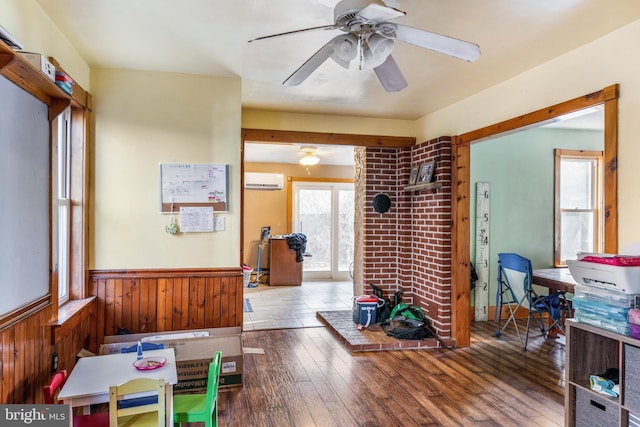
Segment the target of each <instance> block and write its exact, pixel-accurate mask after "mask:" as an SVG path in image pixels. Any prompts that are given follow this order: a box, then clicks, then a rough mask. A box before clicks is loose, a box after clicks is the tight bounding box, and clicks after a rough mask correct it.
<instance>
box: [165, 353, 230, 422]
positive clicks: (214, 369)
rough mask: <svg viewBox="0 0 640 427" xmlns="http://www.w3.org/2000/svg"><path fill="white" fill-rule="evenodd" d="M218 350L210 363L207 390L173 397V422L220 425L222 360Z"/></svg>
mask: <svg viewBox="0 0 640 427" xmlns="http://www.w3.org/2000/svg"><path fill="white" fill-rule="evenodd" d="M221 359H222V354H221V353H220V352H219V351H218V352H216V355H215V356H214V358H213V361H212V362H211V363H210V364H209V376H208V379H207V392H206V393H200V394H181V395H178V396H174V397H173V422H174V423H175V424H177V425H180V424H182V423H192V422H203V423H204V427H215V426H217V425H218V379H219V378H220V363H221V362H220V360H221Z"/></svg>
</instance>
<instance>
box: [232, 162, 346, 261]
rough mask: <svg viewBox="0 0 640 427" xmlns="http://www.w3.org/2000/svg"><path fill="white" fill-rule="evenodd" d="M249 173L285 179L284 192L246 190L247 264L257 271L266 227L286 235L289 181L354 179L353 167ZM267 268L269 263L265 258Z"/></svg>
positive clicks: (250, 166) (252, 168) (285, 167)
mask: <svg viewBox="0 0 640 427" xmlns="http://www.w3.org/2000/svg"><path fill="white" fill-rule="evenodd" d="M244 170H245V172H268V173H281V174H283V175H284V186H283V188H282V190H247V189H245V190H244V241H243V242H242V244H243V248H244V263H245V264H247V265H250V266H251V267H253V268H255V267H256V266H257V265H258V264H257V260H258V243H259V242H260V230H261V229H262V227H263V226H267V225H268V226H270V227H271V234H286V233H288V231H289V230H287V192H288V191H289V187H290V186H289V184H288V182H287V177H296V178H300V177H302V178H318V179H319V180H322V179H323V178H348V179H353V167H352V166H323V165H315V166H312V167H310V168H309V172H307V169H306V167H304V166H302V165H298V164H289V163H245V165H244ZM261 261H262V262H261V264H262V266H263V267H266V266H267V265H268V264H267V262H268V259H267V257H266V256H264V254H263V257H261Z"/></svg>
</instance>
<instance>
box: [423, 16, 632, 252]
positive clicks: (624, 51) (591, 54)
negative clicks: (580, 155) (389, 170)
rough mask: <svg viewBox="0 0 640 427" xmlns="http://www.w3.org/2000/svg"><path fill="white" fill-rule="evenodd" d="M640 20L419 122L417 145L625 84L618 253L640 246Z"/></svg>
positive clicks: (622, 88) (622, 89)
mask: <svg viewBox="0 0 640 427" xmlns="http://www.w3.org/2000/svg"><path fill="white" fill-rule="evenodd" d="M638 40H640V21H636V22H634V23H632V24H629V25H627V26H626V27H623V28H622V29H620V30H617V31H615V32H612V33H610V34H608V35H606V36H605V37H602V38H600V39H598V40H596V41H594V42H592V43H589V44H587V45H585V46H583V47H581V48H579V49H576V50H574V51H572V52H570V53H567V54H565V55H562V56H560V57H558V58H556V59H554V60H552V61H549V62H547V63H545V64H542V65H540V66H538V67H536V68H533V69H531V70H529V71H527V72H525V73H522V74H521V75H519V76H517V77H515V78H513V79H511V80H508V81H505V82H503V83H500V84H498V85H496V86H494V87H492V88H489V89H487V90H484V91H482V92H480V93H477V94H476V95H474V96H471V97H469V98H467V99H465V100H463V101H461V102H458V103H456V104H453V105H451V106H449V107H447V108H444V109H442V110H440V111H436V112H434V113H432V114H429V115H427V116H425V117H423V118H422V119H420V120H418V121H417V123H416V124H417V131H416V132H417V133H416V136H417V140H418V141H426V140H429V139H431V138H435V137H439V136H442V135H459V134H462V133H465V132H468V131H471V130H475V129H479V128H481V127H484V126H488V125H491V124H494V123H498V122H501V121H503V120H506V119H510V118H513V117H516V116H518V115H521V114H524V113H528V112H531V111H535V110H538V109H540V108H544V107H547V106H550V105H553V104H557V103H559V102H562V101H566V100H568V99H573V98H576V97H579V96H582V95H585V94H588V93H591V92H594V91H597V90H600V89H602V88H604V87H606V86H610V85H612V84H615V83H619V84H620V101H619V120H618V126H619V147H618V183H619V187H618V196H619V202H618V212H619V216H618V218H619V231H618V236H619V237H618V239H619V249H620V250H622V249H624V248H625V246H627V245H628V244H629V243H630V242H634V241H636V242H637V241H640V227H639V226H638V212H640V186H638V182H640V168H638V167H637V163H638V160H640V144H638V139H639V138H640V120H638V117H639V116H640V78H638V70H640V44H639V43H638Z"/></svg>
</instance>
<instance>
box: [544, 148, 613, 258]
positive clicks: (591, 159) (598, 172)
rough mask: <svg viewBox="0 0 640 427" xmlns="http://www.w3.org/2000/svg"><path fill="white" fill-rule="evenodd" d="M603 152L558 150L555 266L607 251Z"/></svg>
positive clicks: (556, 160) (556, 167)
mask: <svg viewBox="0 0 640 427" xmlns="http://www.w3.org/2000/svg"><path fill="white" fill-rule="evenodd" d="M602 158H603V153H602V151H578V150H561V149H556V150H555V171H556V172H555V173H556V177H555V227H554V240H555V245H554V246H555V248H554V264H555V266H556V267H562V266H566V261H567V260H571V259H576V258H577V254H578V253H579V252H602V251H603V218H602V190H603V178H602V177H603V174H602Z"/></svg>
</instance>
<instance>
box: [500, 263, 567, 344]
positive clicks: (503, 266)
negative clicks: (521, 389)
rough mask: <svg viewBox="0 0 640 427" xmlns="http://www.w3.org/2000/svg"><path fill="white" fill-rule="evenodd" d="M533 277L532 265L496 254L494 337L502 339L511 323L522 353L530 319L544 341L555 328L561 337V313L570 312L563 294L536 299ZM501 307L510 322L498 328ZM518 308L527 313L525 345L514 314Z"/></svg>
mask: <svg viewBox="0 0 640 427" xmlns="http://www.w3.org/2000/svg"><path fill="white" fill-rule="evenodd" d="M532 275H533V269H532V268H531V261H530V260H528V259H527V258H524V257H522V256H520V255H518V254H514V253H501V254H498V291H497V292H496V314H495V317H497V323H498V330H497V332H496V333H495V336H497V337H499V336H500V335H502V332H503V331H504V330H505V328H506V327H507V325H508V324H509V323H510V322H513V325H514V326H515V329H516V335H517V336H518V339H519V340H520V344H521V345H522V349H523V350H524V351H526V350H527V343H528V341H529V329H530V328H531V319H533V321H534V322H535V324H536V325H537V327H538V329H540V332H541V333H542V334H543V335H544V337H545V338H547V336H548V333H549V331H550V330H551V329H553V328H555V327H558V328H560V330H562V332H563V333H564V324H563V312H568V311H569V310H570V304H568V303H567V300H566V297H565V293H564V292H556V293H552V294H550V295H538V294H537V293H536V292H535V290H534V289H533V281H532ZM503 306H507V309H508V312H509V318H508V319H507V321H506V322H505V323H504V325H502V326H501V323H502V312H503ZM520 307H522V308H523V309H525V310H527V312H528V314H527V330H526V334H525V338H524V342H523V341H522V336H521V335H520V329H519V328H518V322H517V321H516V314H517V312H518V310H519V309H520ZM545 315H546V316H549V317H551V319H552V320H553V321H552V322H551V324H550V325H547V322H546V321H545ZM494 321H495V318H494Z"/></svg>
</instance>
